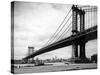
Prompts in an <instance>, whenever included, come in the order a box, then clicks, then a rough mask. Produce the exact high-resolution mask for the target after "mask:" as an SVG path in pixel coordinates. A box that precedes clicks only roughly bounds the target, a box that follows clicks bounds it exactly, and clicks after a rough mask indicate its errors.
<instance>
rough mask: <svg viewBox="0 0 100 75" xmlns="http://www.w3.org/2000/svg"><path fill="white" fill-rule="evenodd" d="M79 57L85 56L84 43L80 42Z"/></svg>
mask: <svg viewBox="0 0 100 75" xmlns="http://www.w3.org/2000/svg"><path fill="white" fill-rule="evenodd" d="M79 57H80V58H82V59H83V58H86V56H85V43H81V44H80V56H79Z"/></svg>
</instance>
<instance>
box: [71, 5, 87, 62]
mask: <svg viewBox="0 0 100 75" xmlns="http://www.w3.org/2000/svg"><path fill="white" fill-rule="evenodd" d="M78 15H79V18H80V26H79V27H80V30H79V31H78V21H77V20H78ZM84 23H85V11H84V10H82V9H79V8H78V7H77V6H76V5H73V6H72V35H73V36H74V35H76V34H77V33H78V32H84V30H85V27H84V26H85V25H84ZM85 43H86V42H85V37H82V38H80V39H75V40H74V41H73V42H72V59H73V61H75V62H77V61H79V62H84V60H86V56H85ZM78 45H79V47H80V51H79V50H78V49H79V48H78ZM78 52H79V53H80V54H79V53H78Z"/></svg>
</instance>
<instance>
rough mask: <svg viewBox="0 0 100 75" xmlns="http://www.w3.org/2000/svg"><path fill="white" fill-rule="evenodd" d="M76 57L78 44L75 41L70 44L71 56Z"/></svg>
mask: <svg viewBox="0 0 100 75" xmlns="http://www.w3.org/2000/svg"><path fill="white" fill-rule="evenodd" d="M77 57H78V44H77V43H76V42H73V44H72V58H77Z"/></svg>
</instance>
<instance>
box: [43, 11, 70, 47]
mask: <svg viewBox="0 0 100 75" xmlns="http://www.w3.org/2000/svg"><path fill="white" fill-rule="evenodd" d="M70 12H71V9H70V10H69V12H68V13H67V15H66V16H65V18H64V20H63V21H62V22H61V24H60V25H59V27H58V28H57V30H56V31H55V33H54V34H53V35H52V36H51V38H50V39H49V40H48V41H47V43H46V44H48V43H49V42H50V41H51V39H52V38H53V37H54V36H55V34H56V33H57V31H58V30H59V29H60V27H61V26H62V24H63V23H64V21H65V19H66V18H67V16H68V15H69V13H70ZM46 44H44V46H45V45H46Z"/></svg>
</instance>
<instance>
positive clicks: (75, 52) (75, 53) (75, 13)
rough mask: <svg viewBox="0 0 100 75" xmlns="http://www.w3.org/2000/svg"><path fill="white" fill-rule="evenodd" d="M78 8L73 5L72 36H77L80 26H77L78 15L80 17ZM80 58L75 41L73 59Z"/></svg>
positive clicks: (75, 41)
mask: <svg viewBox="0 0 100 75" xmlns="http://www.w3.org/2000/svg"><path fill="white" fill-rule="evenodd" d="M77 9H78V7H77V6H75V5H73V6H72V35H76V34H77V33H78V28H77V27H78V26H77V15H78V10H77ZM77 57H78V44H77V40H74V41H73V43H72V59H75V58H77Z"/></svg>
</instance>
